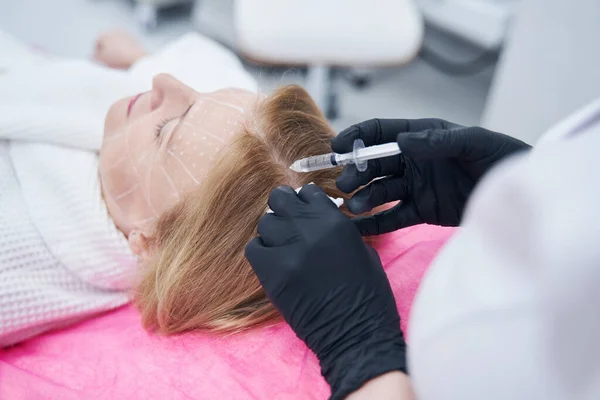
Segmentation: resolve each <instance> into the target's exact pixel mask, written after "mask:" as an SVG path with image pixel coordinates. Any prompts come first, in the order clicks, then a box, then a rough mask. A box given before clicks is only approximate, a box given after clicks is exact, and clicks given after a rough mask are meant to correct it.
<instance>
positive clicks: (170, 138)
mask: <svg viewBox="0 0 600 400" xmlns="http://www.w3.org/2000/svg"><path fill="white" fill-rule="evenodd" d="M195 104H196V102H193V103H192V104H190V106H189V107H188V108H187V110H185V111H184V112H183V114H181V117H179V122H177V125H175V128H173V131H172V132H171V134H170V135H169V138H168V139H167V142H166V143H165V147H169V144H170V143H171V141H172V140H173V138H174V137H175V134H176V133H177V131H178V130H179V128H180V127H181V125H183V122H184V121H185V117H186V116H187V115H188V113H189V112H190V110H191V109H192V107H194V105H195Z"/></svg>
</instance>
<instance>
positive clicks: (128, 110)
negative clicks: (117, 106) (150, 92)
mask: <svg viewBox="0 0 600 400" xmlns="http://www.w3.org/2000/svg"><path fill="white" fill-rule="evenodd" d="M143 94H144V93H140V94H138V95H136V96H133V98H132V99H131V100H129V105H128V106H127V116H128V117H129V114H131V110H133V105H134V104H135V102H136V101H137V99H139V98H140V96H141V95H143Z"/></svg>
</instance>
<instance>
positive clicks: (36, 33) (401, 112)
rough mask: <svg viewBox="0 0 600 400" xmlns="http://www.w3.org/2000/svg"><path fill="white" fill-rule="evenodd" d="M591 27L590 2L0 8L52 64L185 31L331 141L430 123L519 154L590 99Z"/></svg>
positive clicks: (281, 0) (414, 0)
mask: <svg viewBox="0 0 600 400" xmlns="http://www.w3.org/2000/svg"><path fill="white" fill-rule="evenodd" d="M598 21H600V1H598V0H574V1H561V0H370V1H367V0H363V1H358V0H319V1H316V0H298V1H294V0H237V1H236V0H196V1H193V0H0V30H2V31H5V32H7V33H9V34H11V35H13V36H14V37H16V38H18V39H20V40H22V41H24V42H26V43H28V44H30V45H32V46H35V47H37V48H39V49H42V50H43V51H46V52H50V53H52V54H55V55H59V56H65V57H79V58H90V57H91V54H92V52H93V46H94V41H95V38H96V37H97V36H98V35H99V34H100V33H102V32H104V31H106V30H108V29H113V28H122V29H125V30H127V31H129V32H131V33H134V34H135V35H136V36H138V37H139V38H141V40H142V41H143V43H144V44H145V45H146V47H147V48H148V49H149V50H151V51H152V50H156V49H158V48H160V47H161V46H162V45H164V44H166V43H167V42H169V41H170V40H173V39H175V38H177V37H178V36H180V35H181V34H183V33H186V32H188V31H197V32H200V33H202V34H204V35H206V36H209V37H212V38H214V39H215V40H217V41H219V42H221V43H223V44H224V45H226V46H227V47H229V48H231V49H232V50H234V51H235V52H236V53H237V54H238V55H239V56H240V57H241V58H242V60H243V61H244V64H245V66H246V68H247V69H248V70H249V71H250V72H251V73H252V74H253V75H254V76H255V77H256V78H257V80H258V81H259V85H260V88H261V90H263V91H269V90H270V89H271V88H273V87H275V86H276V85H279V84H286V83H299V84H301V85H304V86H306V87H307V88H308V89H309V91H310V92H311V94H312V95H313V97H315V99H316V100H317V101H318V102H319V104H320V105H321V107H322V108H323V110H324V111H325V112H326V114H327V115H328V116H329V118H330V120H331V121H332V123H333V125H334V127H335V128H336V129H338V130H339V129H342V128H344V127H346V126H348V125H349V124H352V123H355V122H358V121H361V120H364V119H368V118H373V117H395V118H399V117H402V118H419V117H439V118H444V119H448V120H451V121H453V122H457V123H460V124H464V125H474V124H478V125H483V126H485V127H488V128H490V129H495V130H498V131H502V132H505V133H507V134H510V135H513V136H516V137H519V138H521V139H523V140H525V141H527V142H530V143H533V142H535V140H536V139H537V137H539V136H540V135H541V133H543V131H544V130H545V129H547V128H548V127H550V126H551V125H552V124H553V123H555V122H557V121H559V120H560V119H561V118H563V117H565V116H567V115H568V114H569V113H571V112H572V111H574V110H575V109H577V108H578V107H580V106H583V105H585V104H586V103H587V102H589V101H591V100H592V99H593V98H595V97H597V96H598V95H600V68H599V67H598V65H600V55H599V52H598V43H597V40H598V38H600V24H599V23H598ZM1 52H2V49H1V48H0V54H1ZM0 112H1V110H0Z"/></svg>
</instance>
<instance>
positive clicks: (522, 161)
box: [409, 99, 600, 400]
mask: <svg viewBox="0 0 600 400" xmlns="http://www.w3.org/2000/svg"><path fill="white" fill-rule="evenodd" d="M532 106H535V105H532ZM508 133H510V132H508ZM599 151H600V99H599V100H598V101H596V102H595V103H594V104H592V105H590V106H589V107H587V108H586V109H585V110H582V111H581V112H579V113H577V114H576V115H574V116H573V117H572V118H569V119H568V120H567V121H565V122H563V123H561V124H559V125H558V126H557V127H556V128H555V129H552V130H551V131H550V132H548V133H547V135H546V136H545V137H544V138H542V140H541V141H540V143H539V144H538V145H537V146H536V147H535V148H534V149H533V150H532V151H531V152H529V153H528V154H524V155H521V156H517V157H514V158H511V159H509V160H507V161H506V162H504V163H502V164H501V165H500V166H498V167H497V168H495V169H494V170H493V171H491V172H490V174H489V175H488V176H487V177H486V178H485V179H484V181H483V182H481V184H480V185H479V187H478V188H477V189H476V192H475V193H474V194H473V196H472V199H471V200H470V204H469V205H468V207H467V211H466V215H465V219H464V223H463V226H462V229H461V230H460V231H459V232H457V233H456V235H455V236H454V237H453V238H452V239H451V240H450V242H449V243H448V244H447V245H446V247H445V249H443V250H442V252H441V254H440V255H439V256H438V258H437V259H436V261H435V262H434V263H433V265H432V266H431V268H430V269H429V271H428V272H427V274H426V275H425V278H424V280H423V282H422V284H421V287H420V289H419V292H418V293H417V297H416V300H415V304H414V307H413V310H412V313H411V324H410V329H409V339H410V340H409V342H410V346H409V365H410V373H411V378H412V381H413V385H414V388H415V391H416V397H417V398H418V399H420V400H444V399H460V400H483V399H485V400H494V399H498V400H500V399H501V400H506V399H510V400H537V399H540V400H541V399H543V400H554V399H556V400H558V399H586V400H587V399H590V400H591V399H599V398H600V177H599V174H600V157H599V155H598V152H599Z"/></svg>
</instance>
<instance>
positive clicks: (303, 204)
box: [246, 185, 406, 399]
mask: <svg viewBox="0 0 600 400" xmlns="http://www.w3.org/2000/svg"><path fill="white" fill-rule="evenodd" d="M269 207H270V208H271V209H272V210H273V212H274V214H266V215H265V216H263V217H262V218H261V219H260V222H259V223H258V233H259V234H260V236H259V237H256V238H254V239H253V240H252V241H251V242H250V243H248V245H247V246H246V257H247V258H248V261H250V264H251V265H252V268H253V269H254V272H256V275H257V276H258V279H259V280H260V283H261V284H262V285H263V287H264V289H265V292H266V293H267V295H268V297H269V299H270V300H271V301H272V302H273V304H274V305H275V307H277V309H278V310H279V312H280V313H281V314H282V315H283V317H284V319H285V320H286V321H287V323H288V324H289V325H290V326H291V327H292V329H293V330H294V331H295V332H296V335H298V337H299V338H300V339H302V340H303V341H304V342H305V343H306V344H307V345H308V347H309V348H310V349H311V350H312V351H313V352H314V353H315V354H316V355H317V357H318V359H319V361H320V364H321V372H322V374H323V376H324V377H325V379H326V380H327V382H328V383H329V385H330V386H331V393H332V394H331V398H332V399H342V398H344V397H345V396H347V395H348V394H349V393H351V392H353V391H355V390H357V389H358V388H360V387H361V386H362V385H363V384H364V383H365V382H367V381H368V380H370V379H372V378H375V377H377V376H379V375H381V374H383V373H386V372H389V371H393V370H399V371H404V372H406V355H405V353H406V344H405V342H404V338H403V335H402V331H401V330H400V317H399V315H398V310H397V309H396V302H395V300H394V296H393V294H392V290H391V288H390V284H389V282H388V279H387V276H386V274H385V272H384V271H383V268H382V266H381V261H380V260H379V256H378V255H377V252H375V250H373V249H372V248H371V247H370V246H368V245H367V244H366V243H365V242H364V241H363V239H362V237H361V235H360V232H359V231H358V229H357V228H356V226H355V225H354V223H353V222H352V220H351V219H349V218H348V217H346V216H345V215H344V214H343V213H342V212H341V211H340V210H338V209H337V207H336V205H335V204H334V203H333V202H332V201H331V200H330V199H329V198H328V197H327V196H326V195H325V193H324V192H323V191H322V190H321V189H320V188H319V187H318V186H315V185H306V186H304V187H303V188H302V190H301V191H300V192H299V193H298V194H296V192H294V190H293V189H292V188H290V187H288V186H280V187H278V188H276V189H274V190H273V191H272V192H271V195H270V196H269Z"/></svg>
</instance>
